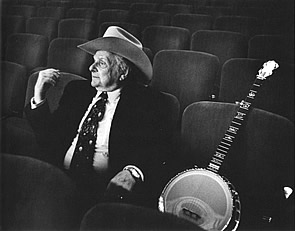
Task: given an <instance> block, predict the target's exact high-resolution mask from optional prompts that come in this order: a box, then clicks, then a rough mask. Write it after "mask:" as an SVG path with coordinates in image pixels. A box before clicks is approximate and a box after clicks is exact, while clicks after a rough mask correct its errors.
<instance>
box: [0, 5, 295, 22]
mask: <svg viewBox="0 0 295 231" xmlns="http://www.w3.org/2000/svg"><path fill="white" fill-rule="evenodd" d="M77 8H78V9H80V8H82V9H84V8H86V9H88V11H87V13H90V15H89V16H87V15H84V17H93V18H92V19H95V17H96V16H97V14H98V13H99V12H100V11H101V10H122V11H127V12H128V14H129V15H128V16H129V18H131V19H132V18H133V16H134V14H136V13H138V12H141V11H151V12H162V13H167V14H168V15H169V16H171V17H172V16H174V15H175V14H179V13H181V14H206V15H211V16H212V17H213V18H214V19H215V18H217V17H220V16H247V17H255V18H259V19H260V20H265V19H270V18H278V19H279V18H283V19H289V20H292V17H293V16H294V11H293V10H292V9H290V8H284V7H277V8H275V9H274V10H272V9H265V8H237V9H233V8H230V7H213V6H202V7H198V8H197V9H195V10H193V8H192V6H190V5H183V4H182V5H177V4H164V5H162V6H161V5H159V4H155V3H134V4H132V5H131V6H130V7H129V8H122V7H121V8H120V4H117V3H116V4H114V6H113V7H104V8H100V9H99V8H94V7H87V6H85V7H71V8H67V7H63V6H36V5H12V6H10V5H8V6H5V5H4V9H5V11H3V12H4V14H17V15H19V14H21V15H22V16H25V17H27V18H28V17H31V16H44V15H45V16H46V15H49V14H54V15H55V17H59V18H64V17H67V15H68V11H70V13H69V14H73V11H74V10H72V9H77ZM53 9H56V11H57V12H53V13H52V11H54V10H53Z"/></svg>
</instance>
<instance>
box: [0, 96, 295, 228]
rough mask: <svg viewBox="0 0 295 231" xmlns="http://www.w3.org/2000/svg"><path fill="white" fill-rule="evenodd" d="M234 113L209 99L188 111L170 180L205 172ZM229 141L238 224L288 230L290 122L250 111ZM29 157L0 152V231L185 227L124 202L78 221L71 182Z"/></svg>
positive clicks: (97, 208) (227, 169)
mask: <svg viewBox="0 0 295 231" xmlns="http://www.w3.org/2000/svg"><path fill="white" fill-rule="evenodd" d="M237 109H238V105H235V104H230V103H220V102H208V101H206V102H205V101H203V102H196V103H193V104H191V105H189V106H188V107H187V108H186V110H185V111H184V113H183V115H182V119H181V124H182V129H181V134H180V138H179V143H180V144H181V148H180V149H175V152H174V153H173V154H172V155H171V156H169V159H167V163H169V164H170V163H172V164H176V165H177V168H176V170H175V171H174V170H173V173H174V174H175V175H176V174H177V173H181V171H185V170H186V171H187V170H188V169H190V170H192V168H195V169H196V166H198V167H199V168H204V169H205V168H206V166H207V165H208V163H209V161H210V159H211V158H212V156H213V154H214V152H215V149H216V147H217V145H218V144H219V143H220V140H221V139H222V137H223V136H224V133H225V131H226V129H227V128H228V126H229V124H230V121H231V120H232V118H233V117H234V115H235V113H236V111H237ZM4 135H7V134H5V133H4ZM18 135H19V136H20V139H19V140H18V142H16V141H15V140H10V142H12V141H14V143H15V146H16V147H25V144H27V143H26V141H27V134H25V133H18ZM2 137H3V136H2ZM11 138H12V137H11ZM234 142H235V145H233V146H232V147H231V149H230V150H229V151H228V155H227V156H226V159H225V161H224V164H223V166H222V173H221V174H222V175H224V176H226V177H227V180H230V182H231V184H233V185H234V187H235V190H236V191H235V192H237V193H238V194H239V195H240V201H239V202H240V203H241V204H242V206H243V207H242V208H243V210H242V213H241V219H240V224H239V227H240V228H241V229H245V230H253V229H254V228H257V227H265V225H267V227H269V226H270V225H275V227H276V230H292V229H293V228H294V222H293V221H294V210H293V207H294V195H293V194H292V195H291V197H290V198H288V199H286V197H285V195H284V187H286V186H288V187H289V186H291V187H292V185H293V183H294V156H293V153H294V145H293V142H294V124H293V123H291V122H290V121H288V120H287V119H285V118H284V117H281V116H278V115H276V114H272V113H269V112H266V111H264V110H259V109H256V108H254V109H253V110H251V111H250V112H249V114H248V118H247V121H246V122H245V123H244V126H243V129H242V130H241V131H240V132H239V137H238V139H236V140H235V141H234ZM278 152H279V153H280V154H279V155H278ZM6 153H7V152H6ZM30 155H31V153H30V154H24V153H21V152H19V153H11V154H3V151H2V153H1V160H2V162H1V165H2V168H1V172H2V187H1V189H2V199H3V203H2V211H3V217H2V218H3V219H2V226H3V228H4V229H13V230H20V229H23V228H25V229H28V230H35V229H36V230H44V229H45V230H78V229H79V226H80V229H79V230H81V231H82V230H95V229H99V227H101V226H104V224H105V222H104V219H106V220H107V221H108V222H107V223H106V224H108V225H109V226H106V227H108V228H109V227H112V228H115V230H117V229H122V227H126V230H128V228H129V227H130V226H132V228H135V227H140V229H139V230H142V229H143V228H144V230H145V229H146V228H151V227H153V228H155V229H158V228H159V227H163V228H164V227H167V226H169V225H168V224H170V225H173V226H172V227H173V228H174V229H175V228H176V227H178V228H179V230H181V229H182V228H181V227H184V226H181V223H180V221H178V222H177V218H176V217H174V218H173V217H170V218H171V219H161V216H163V215H162V213H159V212H157V211H156V210H145V209H144V208H139V207H135V206H132V205H124V207H126V209H123V208H124V207H123V208H122V206H123V204H117V203H113V204H101V205H93V206H94V207H93V208H91V209H90V210H89V211H88V212H87V213H86V214H84V215H83V216H79V215H80V214H81V212H82V211H81V208H80V207H79V206H77V191H76V187H75V185H74V183H73V182H72V181H71V180H70V178H68V177H67V175H66V174H64V173H63V172H62V171H61V170H60V169H58V168H56V167H55V166H52V165H50V164H48V163H45V162H42V161H40V160H38V159H42V154H41V153H38V152H36V153H35V155H36V156H35V157H34V158H30V157H28V156H30ZM172 176H173V175H172ZM172 176H171V177H172ZM274 179H275V180H274ZM228 182H229V181H228ZM159 196H160V195H159ZM292 196H293V201H292ZM258 201H259V203H257V202H258ZM270 202H271V206H269V203H270ZM78 204H79V203H78ZM128 207H129V209H127V208H128ZM28 210H30V212H27V211H28ZM264 214H271V215H272V217H271V218H272V219H273V220H274V224H273V223H271V224H269V223H267V224H265V220H264V219H265V215H264ZM122 216H123V217H124V219H122ZM60 217H62V218H63V219H60ZM82 217H83V219H82ZM253 217H254V219H253ZM126 219H127V221H126ZM123 220H124V221H125V222H123ZM143 220H144V221H145V222H143ZM118 221H119V222H118ZM149 223H151V224H152V225H150V224H149ZM111 224H112V225H111ZM263 225H264V226H263ZM104 227H105V226H104ZM169 227H171V226H169ZM172 227H171V228H172ZM194 230H195V229H194Z"/></svg>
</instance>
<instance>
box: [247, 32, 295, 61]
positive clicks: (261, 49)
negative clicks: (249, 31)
mask: <svg viewBox="0 0 295 231" xmlns="http://www.w3.org/2000/svg"><path fill="white" fill-rule="evenodd" d="M248 58H253V59H265V60H267V59H275V60H277V61H281V62H288V63H290V64H294V35H292V36H283V35H255V36H254V37H252V38H251V39H250V40H249V50H248Z"/></svg>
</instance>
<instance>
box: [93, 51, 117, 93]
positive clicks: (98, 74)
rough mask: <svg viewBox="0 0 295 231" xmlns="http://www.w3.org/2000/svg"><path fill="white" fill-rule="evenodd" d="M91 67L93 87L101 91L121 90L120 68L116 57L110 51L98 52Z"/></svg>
mask: <svg viewBox="0 0 295 231" xmlns="http://www.w3.org/2000/svg"><path fill="white" fill-rule="evenodd" d="M93 59H94V62H93V64H92V65H91V66H90V67H89V71H90V72H91V76H92V81H91V86H92V87H95V88H96V89H97V90H100V91H114V90H116V89H118V88H119V77H120V73H119V66H118V64H117V61H116V59H115V57H114V55H113V54H112V53H110V52H108V51H97V52H96V53H95V55H94V56H93Z"/></svg>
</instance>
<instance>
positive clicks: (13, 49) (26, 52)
mask: <svg viewBox="0 0 295 231" xmlns="http://www.w3.org/2000/svg"><path fill="white" fill-rule="evenodd" d="M47 50H48V39H47V37H45V36H43V35H37V34H28V33H18V34H12V35H10V36H9V37H8V41H7V47H6V52H5V60H6V61H10V62H15V63H18V64H21V65H24V66H25V67H26V68H27V70H28V72H29V71H31V70H32V69H33V68H36V67H39V66H44V65H46V60H47V59H46V58H47Z"/></svg>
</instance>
